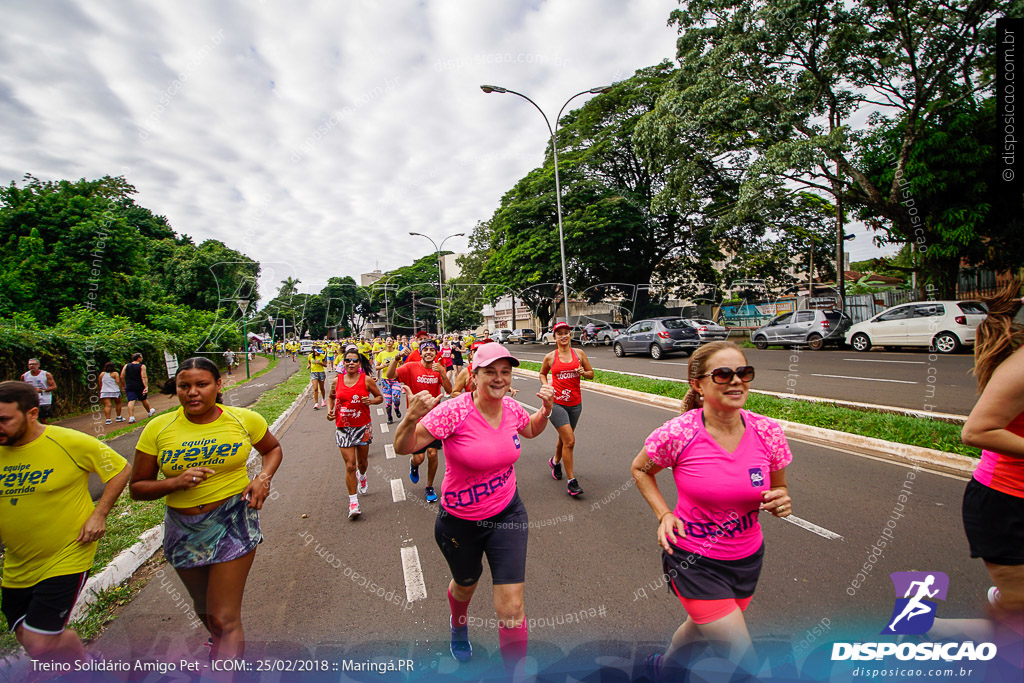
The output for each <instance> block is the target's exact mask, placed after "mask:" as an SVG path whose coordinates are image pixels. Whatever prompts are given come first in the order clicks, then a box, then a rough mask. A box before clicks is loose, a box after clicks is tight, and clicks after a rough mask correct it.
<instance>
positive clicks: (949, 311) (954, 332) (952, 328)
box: [846, 301, 988, 353]
mask: <svg viewBox="0 0 1024 683" xmlns="http://www.w3.org/2000/svg"><path fill="white" fill-rule="evenodd" d="M986 315H988V311H987V310H986V309H985V305H984V304H982V303H981V302H980V301H915V302H913V303H909V304H902V305H900V306H893V307H892V308H888V309H886V310H884V311H882V312H881V313H879V314H878V315H876V316H875V317H874V318H871V319H870V320H865V321H864V322H861V323H857V324H856V325H853V326H852V327H850V329H848V330H847V331H846V343H847V344H849V345H850V346H852V347H853V348H854V349H855V350H857V351H867V350H869V349H870V348H871V347H872V346H888V347H898V346H926V347H928V348H931V349H934V350H935V351H937V352H939V353H956V352H957V351H959V350H960V349H961V348H963V347H964V346H973V345H974V335H975V331H976V330H977V327H978V325H980V324H981V321H982V320H984V319H985V316H986Z"/></svg>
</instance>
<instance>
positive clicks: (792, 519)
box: [782, 515, 843, 541]
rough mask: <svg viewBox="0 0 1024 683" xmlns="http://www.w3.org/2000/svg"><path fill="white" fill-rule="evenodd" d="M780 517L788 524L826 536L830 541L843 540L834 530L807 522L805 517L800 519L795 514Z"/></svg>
mask: <svg viewBox="0 0 1024 683" xmlns="http://www.w3.org/2000/svg"><path fill="white" fill-rule="evenodd" d="M782 519H783V520H784V521H786V522H789V523H790V524H795V525H797V526H798V527H800V528H801V529H806V530H807V531H810V532H811V533H812V534H818V535H819V536H821V537H822V538H827V539H828V540H830V541H841V540H843V537H842V536H840V535H839V534H837V533H835V532H834V531H829V530H828V529H826V528H825V527H823V526H818V525H817V524H813V523H811V522H808V521H807V520H806V519H800V518H799V517H797V516H795V515H789V516H788V517H783V518H782Z"/></svg>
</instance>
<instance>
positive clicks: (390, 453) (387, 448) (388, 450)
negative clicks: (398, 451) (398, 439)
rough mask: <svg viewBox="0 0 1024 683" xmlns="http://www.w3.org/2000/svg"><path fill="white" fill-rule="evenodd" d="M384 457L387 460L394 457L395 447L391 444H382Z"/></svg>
mask: <svg viewBox="0 0 1024 683" xmlns="http://www.w3.org/2000/svg"><path fill="white" fill-rule="evenodd" d="M384 457H385V458H387V459H388V460H394V459H395V447H394V446H393V445H391V444H389V443H388V444H384Z"/></svg>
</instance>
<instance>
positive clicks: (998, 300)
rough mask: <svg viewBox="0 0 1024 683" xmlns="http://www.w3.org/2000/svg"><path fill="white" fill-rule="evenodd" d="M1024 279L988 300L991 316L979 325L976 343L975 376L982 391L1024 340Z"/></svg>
mask: <svg viewBox="0 0 1024 683" xmlns="http://www.w3.org/2000/svg"><path fill="white" fill-rule="evenodd" d="M1022 285H1024V280H1021V278H1013V279H1012V280H1011V281H1010V282H1008V283H1007V285H1006V286H1005V287H1003V288H1002V289H1001V290H999V291H998V292H997V293H996V294H995V296H993V297H992V298H991V299H985V305H986V306H987V307H988V315H987V316H986V317H985V319H984V320H983V321H982V322H981V324H980V325H978V330H977V336H976V340H975V344H974V375H975V377H977V378H978V392H979V393H980V392H982V391H984V389H985V386H986V385H988V381H989V380H990V379H992V373H993V372H995V370H996V368H997V367H999V364H1000V363H1002V362H1003V361H1004V360H1006V359H1007V358H1009V357H1010V355H1011V354H1012V353H1013V352H1014V351H1016V350H1017V349H1018V348H1020V346H1021V344H1022V343H1024V321H1021V320H1019V319H1018V316H1019V315H1020V313H1021V309H1022V307H1024V304H1022V300H1021V296H1020V294H1021V286H1022Z"/></svg>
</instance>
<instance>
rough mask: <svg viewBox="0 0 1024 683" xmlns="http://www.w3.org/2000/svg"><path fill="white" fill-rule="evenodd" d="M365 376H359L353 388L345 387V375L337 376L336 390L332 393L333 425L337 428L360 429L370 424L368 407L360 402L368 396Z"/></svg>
mask: <svg viewBox="0 0 1024 683" xmlns="http://www.w3.org/2000/svg"><path fill="white" fill-rule="evenodd" d="M369 395H370V392H369V390H368V389H367V388H366V375H363V374H360V375H359V379H358V380H357V381H356V383H355V386H351V387H347V386H345V375H338V388H337V390H336V391H335V392H334V401H335V403H334V424H336V425H337V426H338V427H362V426H364V425H368V424H370V406H368V405H366V404H365V403H363V402H362V399H363V397H364V396H369Z"/></svg>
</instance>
